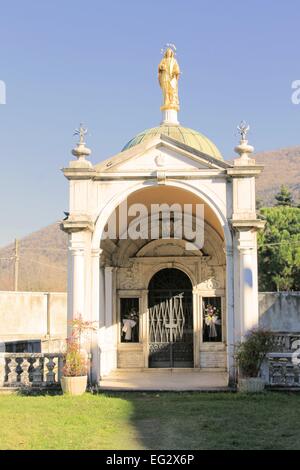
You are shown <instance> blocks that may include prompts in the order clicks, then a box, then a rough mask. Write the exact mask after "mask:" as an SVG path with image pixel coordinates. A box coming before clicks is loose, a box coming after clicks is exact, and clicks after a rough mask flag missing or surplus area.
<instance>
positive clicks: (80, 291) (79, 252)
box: [68, 239, 85, 335]
mask: <svg viewBox="0 0 300 470" xmlns="http://www.w3.org/2000/svg"><path fill="white" fill-rule="evenodd" d="M68 274H69V288H68V297H69V304H68V307H69V311H68V320H69V321H70V320H73V319H74V318H76V317H78V316H79V315H82V317H83V318H84V317H85V311H84V304H85V297H84V296H85V259H84V243H83V241H75V240H72V239H71V240H70V244H69V269H68ZM70 333H71V325H70V324H69V325H68V335H69V334H70Z"/></svg>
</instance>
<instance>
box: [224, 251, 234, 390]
mask: <svg viewBox="0 0 300 470" xmlns="http://www.w3.org/2000/svg"><path fill="white" fill-rule="evenodd" d="M225 253H226V344H227V369H228V375H229V384H232V383H234V382H235V378H236V372H235V364H234V341H235V334H234V333H235V328H236V325H235V319H234V266H233V249H232V247H231V246H230V247H227V248H226V250H225Z"/></svg>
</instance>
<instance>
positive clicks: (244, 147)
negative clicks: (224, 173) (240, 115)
mask: <svg viewBox="0 0 300 470" xmlns="http://www.w3.org/2000/svg"><path fill="white" fill-rule="evenodd" d="M237 130H238V131H239V134H240V136H241V140H240V143H239V145H237V146H236V147H235V148H234V151H235V152H236V153H238V154H239V156H240V157H239V158H236V159H235V160H234V164H235V165H254V164H255V160H254V159H253V158H250V157H249V155H250V154H251V153H253V152H254V147H252V145H249V144H248V140H247V139H246V137H247V134H248V132H249V130H250V126H249V124H247V123H246V122H245V121H241V122H240V124H239V125H238V126H237Z"/></svg>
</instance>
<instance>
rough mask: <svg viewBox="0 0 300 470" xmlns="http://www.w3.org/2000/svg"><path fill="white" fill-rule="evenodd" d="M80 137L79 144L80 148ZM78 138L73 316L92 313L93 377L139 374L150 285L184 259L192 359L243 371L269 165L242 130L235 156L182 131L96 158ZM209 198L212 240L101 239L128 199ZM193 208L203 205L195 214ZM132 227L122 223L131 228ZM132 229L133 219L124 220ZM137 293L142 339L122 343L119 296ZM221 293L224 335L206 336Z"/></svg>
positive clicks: (70, 225) (71, 226) (254, 310)
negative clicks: (214, 151)
mask: <svg viewBox="0 0 300 470" xmlns="http://www.w3.org/2000/svg"><path fill="white" fill-rule="evenodd" d="M80 146H81V147H80ZM82 149H84V150H88V149H86V147H85V145H84V144H82V143H81V144H79V145H78V147H77V149H75V150H76V151H77V153H76V151H75V153H74V155H75V156H76V157H77V160H74V161H71V162H70V164H69V166H68V167H67V168H65V169H64V170H63V171H64V175H65V176H66V178H67V179H68V180H69V185H70V208H69V212H70V214H69V217H68V218H67V219H66V220H64V221H63V229H64V230H65V231H67V232H68V233H69V287H68V318H69V319H71V318H74V317H76V316H77V315H79V314H80V315H82V316H83V317H84V318H85V319H86V320H89V321H93V322H94V325H95V326H96V330H95V332H93V334H92V335H91V337H90V340H89V344H88V347H89V348H90V352H91V353H92V370H93V380H94V381H95V382H97V381H98V380H99V378H100V377H101V376H105V375H107V374H109V373H110V372H111V371H112V370H114V369H115V368H132V370H136V373H137V374H138V373H139V371H140V370H141V369H143V368H148V367H149V347H148V346H149V318H148V315H149V311H148V286H149V282H150V280H151V278H152V276H153V275H154V274H155V273H156V272H158V271H159V270H161V269H164V268H177V269H179V270H181V271H183V272H184V273H186V274H187V276H188V277H189V279H190V281H191V286H192V287H191V289H192V296H193V367H195V368H203V369H207V370H209V369H212V368H213V369H214V370H224V369H225V370H227V371H228V375H229V380H231V381H233V380H234V379H235V370H234V360H233V350H234V344H235V343H236V342H237V341H239V340H240V339H241V337H242V336H243V335H244V334H245V332H247V331H248V330H249V329H251V328H252V327H255V326H256V325H257V324H258V290H257V247H256V232H257V230H258V229H259V228H261V227H262V225H263V224H262V221H260V220H258V219H257V217H256V208H255V178H256V177H257V176H258V175H259V173H260V172H261V170H262V168H261V167H259V166H257V165H256V164H255V161H254V160H253V159H251V158H249V153H250V152H251V151H252V149H251V147H250V146H248V145H247V141H246V140H245V138H244V136H242V140H241V142H240V145H239V146H238V147H237V149H236V151H237V152H238V153H239V155H240V156H239V157H238V158H236V160H235V162H234V164H230V163H228V162H226V161H224V160H222V159H218V158H215V157H213V156H211V155H208V154H206V153H204V152H201V151H199V150H197V149H195V148H193V147H191V146H189V145H186V144H183V143H182V142H178V141H177V140H176V139H173V138H171V137H168V136H165V135H164V134H163V133H162V134H160V135H156V136H155V137H153V138H150V139H148V140H146V141H144V142H142V143H140V144H136V145H134V146H132V147H130V148H128V149H127V150H125V151H123V152H120V153H119V154H117V155H116V156H114V157H112V158H110V159H108V160H106V161H104V162H101V163H99V164H96V165H92V164H91V163H89V162H88V161H87V160H86V158H85V157H86V156H87V155H88V152H84V151H82ZM124 201H127V204H128V207H129V206H132V204H136V203H143V204H145V206H146V207H148V208H149V207H150V206H151V204H157V203H160V204H162V203H168V204H173V203H178V204H181V205H183V204H192V205H195V204H202V205H203V206H204V219H205V225H204V245H203V247H202V248H201V249H199V250H187V249H186V244H185V241H184V240H182V239H174V238H169V239H163V238H159V239H155V240H153V239H151V237H150V238H148V239H137V240H132V239H130V238H128V239H122V236H121V229H120V224H119V226H118V227H117V228H118V230H117V232H118V233H117V234H116V237H115V239H105V240H103V239H102V238H103V231H104V230H106V228H107V223H108V222H109V221H111V220H112V219H113V217H114V214H116V209H117V208H118V207H120V204H124ZM193 217H195V214H194V213H193ZM123 228H124V227H123ZM125 228H126V227H125ZM131 297H133V298H137V299H138V309H139V312H138V315H139V331H138V341H136V342H121V335H122V331H121V329H122V323H121V318H120V308H121V307H120V305H121V299H123V298H131ZM210 297H212V298H215V297H218V298H220V302H221V309H222V316H221V322H222V328H221V336H222V337H221V339H220V340H219V341H217V342H205V341H204V340H203V301H202V300H203V298H210Z"/></svg>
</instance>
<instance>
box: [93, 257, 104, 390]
mask: <svg viewBox="0 0 300 470" xmlns="http://www.w3.org/2000/svg"><path fill="white" fill-rule="evenodd" d="M101 252H102V250H101V249H92V251H91V255H92V256H91V270H92V293H91V294H92V295H91V322H92V326H93V331H92V334H91V354H92V370H91V379H92V382H93V383H98V382H99V378H100V350H99V329H100V256H101Z"/></svg>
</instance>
